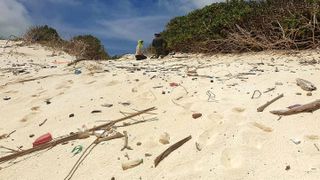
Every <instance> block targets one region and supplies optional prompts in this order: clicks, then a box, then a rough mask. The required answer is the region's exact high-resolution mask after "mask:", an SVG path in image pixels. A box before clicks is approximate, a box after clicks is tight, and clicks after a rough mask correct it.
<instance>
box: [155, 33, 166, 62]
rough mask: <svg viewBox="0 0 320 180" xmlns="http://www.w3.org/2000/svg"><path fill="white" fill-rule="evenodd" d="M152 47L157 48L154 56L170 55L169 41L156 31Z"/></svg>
mask: <svg viewBox="0 0 320 180" xmlns="http://www.w3.org/2000/svg"><path fill="white" fill-rule="evenodd" d="M152 47H153V48H154V49H155V51H156V54H155V56H154V58H159V57H160V58H163V57H165V56H166V55H168V54H169V53H168V50H167V42H166V41H165V40H164V39H163V38H162V37H161V34H159V33H155V34H154V39H153V41H152Z"/></svg>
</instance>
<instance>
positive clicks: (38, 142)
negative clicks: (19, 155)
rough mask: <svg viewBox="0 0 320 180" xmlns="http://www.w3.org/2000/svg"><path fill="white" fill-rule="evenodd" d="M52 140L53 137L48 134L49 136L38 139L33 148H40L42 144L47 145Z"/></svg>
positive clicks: (45, 135)
mask: <svg viewBox="0 0 320 180" xmlns="http://www.w3.org/2000/svg"><path fill="white" fill-rule="evenodd" d="M51 140H52V136H51V134H50V133H47V134H44V135H42V136H40V137H38V138H37V139H36V140H35V141H34V142H33V143H32V144H33V147H35V146H39V145H41V144H45V143H47V142H50V141H51Z"/></svg>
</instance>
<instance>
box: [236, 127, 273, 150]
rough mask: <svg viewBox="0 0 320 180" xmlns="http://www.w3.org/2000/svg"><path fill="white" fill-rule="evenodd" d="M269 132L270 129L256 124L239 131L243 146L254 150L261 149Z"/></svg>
mask: <svg viewBox="0 0 320 180" xmlns="http://www.w3.org/2000/svg"><path fill="white" fill-rule="evenodd" d="M271 132H272V129H271V128H270V127H267V126H265V125H262V124H258V123H250V124H248V126H247V127H246V128H243V129H241V130H240V133H241V140H242V143H243V145H245V146H248V147H252V148H255V149H261V148H263V146H264V144H265V143H266V142H267V141H268V135H269V134H270V133H271Z"/></svg>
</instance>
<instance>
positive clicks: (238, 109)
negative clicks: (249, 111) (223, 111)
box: [232, 107, 246, 113]
mask: <svg viewBox="0 0 320 180" xmlns="http://www.w3.org/2000/svg"><path fill="white" fill-rule="evenodd" d="M245 110H246V109H245V108H243V107H235V108H233V109H232V111H233V112H236V113H242V112H244V111H245Z"/></svg>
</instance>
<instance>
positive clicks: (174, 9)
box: [0, 0, 217, 54]
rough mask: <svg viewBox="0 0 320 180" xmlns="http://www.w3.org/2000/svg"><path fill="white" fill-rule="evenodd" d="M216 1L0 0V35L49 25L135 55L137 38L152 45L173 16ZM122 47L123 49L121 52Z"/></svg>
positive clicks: (61, 32)
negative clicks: (133, 52) (91, 37)
mask: <svg viewBox="0 0 320 180" xmlns="http://www.w3.org/2000/svg"><path fill="white" fill-rule="evenodd" d="M216 1H217V0H174V1H173V0H108V1H105V0H91V1H90V2H89V1H84V0H0V35H1V34H2V35H3V34H5V35H8V33H9V34H12V32H14V33H15V34H19V33H22V32H24V31H25V29H26V27H28V26H29V25H43V24H47V25H49V26H52V27H54V28H55V29H57V30H58V32H59V33H60V34H61V35H62V36H63V37H65V38H70V37H72V36H74V35H79V34H93V35H95V36H97V37H98V38H100V39H102V40H103V42H104V44H105V45H106V47H107V48H108V50H109V49H113V50H115V49H117V50H115V51H114V52H110V53H111V54H116V53H125V52H132V49H134V48H131V47H134V46H135V43H136V41H137V40H138V39H143V40H145V42H150V41H151V39H152V37H153V34H154V33H155V32H161V31H162V30H163V29H164V28H165V25H166V23H167V22H168V21H169V20H170V19H171V18H173V17H175V16H179V15H184V14H186V13H188V12H190V11H191V10H193V9H196V8H201V7H203V6H205V5H209V4H211V3H213V2H216ZM121 47H124V48H123V49H122V50H121Z"/></svg>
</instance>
